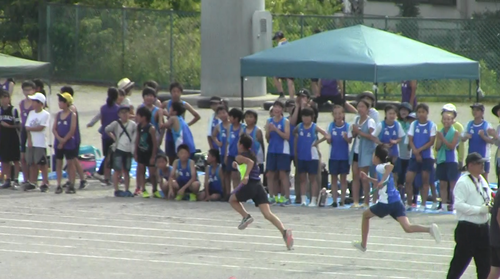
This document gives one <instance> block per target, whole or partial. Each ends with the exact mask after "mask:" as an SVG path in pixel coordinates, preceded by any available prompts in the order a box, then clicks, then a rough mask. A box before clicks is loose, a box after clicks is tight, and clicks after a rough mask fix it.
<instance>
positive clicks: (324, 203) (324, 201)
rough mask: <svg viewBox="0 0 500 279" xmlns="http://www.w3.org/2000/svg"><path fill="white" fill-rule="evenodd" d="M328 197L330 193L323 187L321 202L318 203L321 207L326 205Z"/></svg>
mask: <svg viewBox="0 0 500 279" xmlns="http://www.w3.org/2000/svg"><path fill="white" fill-rule="evenodd" d="M327 198H328V193H327V192H326V188H323V189H321V192H320V193H319V203H318V205H319V206H320V207H325V206H326V199H327Z"/></svg>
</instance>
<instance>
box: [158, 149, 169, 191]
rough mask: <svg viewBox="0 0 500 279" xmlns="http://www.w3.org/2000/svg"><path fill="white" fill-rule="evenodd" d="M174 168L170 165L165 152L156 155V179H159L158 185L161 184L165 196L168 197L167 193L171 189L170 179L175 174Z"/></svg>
mask: <svg viewBox="0 0 500 279" xmlns="http://www.w3.org/2000/svg"><path fill="white" fill-rule="evenodd" d="M172 169H173V168H172V166H169V165H168V157H167V155H165V154H164V153H159V154H158V155H156V171H157V173H156V180H157V181H158V185H160V189H161V191H162V192H163V197H164V198H167V196H166V194H167V193H168V189H169V185H168V180H169V179H170V176H171V175H173V173H172Z"/></svg>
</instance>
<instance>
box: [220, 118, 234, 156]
mask: <svg viewBox="0 0 500 279" xmlns="http://www.w3.org/2000/svg"><path fill="white" fill-rule="evenodd" d="M229 127H231V126H229ZM228 130H229V129H226V128H224V123H222V122H221V123H219V134H218V135H217V139H218V140H219V141H220V142H221V143H222V146H221V147H219V152H220V155H221V156H226V151H227V149H228V146H227V145H226V144H227V134H228V132H229V131H228Z"/></svg>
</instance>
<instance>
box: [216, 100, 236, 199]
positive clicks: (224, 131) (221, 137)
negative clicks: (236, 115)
mask: <svg viewBox="0 0 500 279" xmlns="http://www.w3.org/2000/svg"><path fill="white" fill-rule="evenodd" d="M216 113H217V118H219V119H220V120H221V123H219V125H217V126H216V127H215V129H214V130H213V132H212V139H213V141H214V142H215V145H216V146H217V147H218V148H219V152H220V160H221V161H222V170H223V172H222V189H223V191H222V195H223V198H224V199H225V200H227V199H229V195H230V193H231V172H229V171H228V166H226V164H225V163H224V162H225V158H226V153H227V135H228V133H229V129H230V127H231V123H230V122H229V116H228V113H227V108H226V106H224V105H222V106H219V107H217V111H216Z"/></svg>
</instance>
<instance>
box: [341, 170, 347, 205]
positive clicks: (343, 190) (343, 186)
mask: <svg viewBox="0 0 500 279" xmlns="http://www.w3.org/2000/svg"><path fill="white" fill-rule="evenodd" d="M346 193H347V174H341V175H340V205H344V204H345V197H346Z"/></svg>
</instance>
